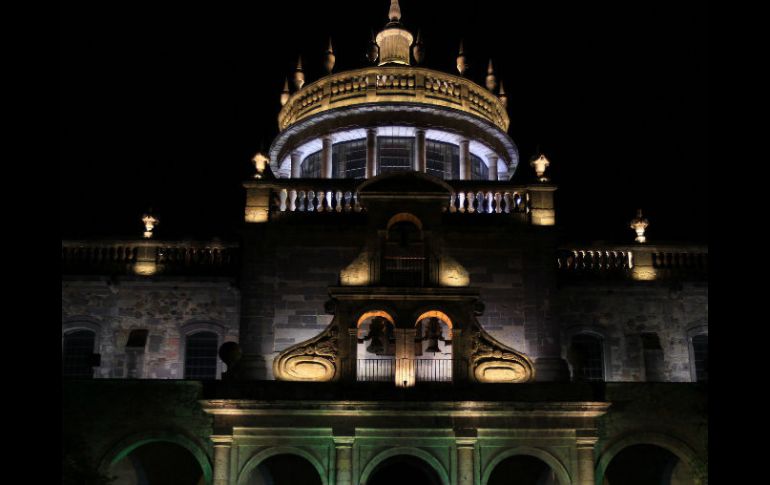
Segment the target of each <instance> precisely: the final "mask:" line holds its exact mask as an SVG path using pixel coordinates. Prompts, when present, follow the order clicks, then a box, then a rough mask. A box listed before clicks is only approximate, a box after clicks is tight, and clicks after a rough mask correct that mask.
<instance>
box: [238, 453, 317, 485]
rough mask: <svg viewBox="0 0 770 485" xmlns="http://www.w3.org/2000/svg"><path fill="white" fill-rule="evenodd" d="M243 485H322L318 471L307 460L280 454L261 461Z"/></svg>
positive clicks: (297, 456) (293, 455) (292, 455)
mask: <svg viewBox="0 0 770 485" xmlns="http://www.w3.org/2000/svg"><path fill="white" fill-rule="evenodd" d="M240 483H242V484H243V485H295V484H303V485H304V484H307V485H322V484H323V482H322V481H321V477H320V476H319V475H318V470H316V468H315V466H313V464H312V463H310V462H309V461H308V460H307V459H305V458H303V457H301V456H299V455H295V454H289V453H281V454H277V455H273V456H270V457H268V458H266V459H264V460H262V461H261V462H260V463H259V464H258V465H257V466H256V467H254V468H253V469H252V470H251V472H250V473H249V475H248V478H247V479H246V481H245V482H240Z"/></svg>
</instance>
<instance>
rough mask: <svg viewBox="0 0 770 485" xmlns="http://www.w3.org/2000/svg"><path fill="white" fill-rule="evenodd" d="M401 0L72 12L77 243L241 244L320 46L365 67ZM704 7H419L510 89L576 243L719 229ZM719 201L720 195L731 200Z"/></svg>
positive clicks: (479, 78)
mask: <svg viewBox="0 0 770 485" xmlns="http://www.w3.org/2000/svg"><path fill="white" fill-rule="evenodd" d="M388 4H389V2H387V1H386V0H377V1H371V0H370V1H362V0H359V1H347V0H345V1H335V2H321V1H316V2H288V1H283V2H275V3H273V4H270V5H269V6H268V5H266V4H265V3H263V2H256V1H253V2H237V4H232V2H207V3H190V2H148V1H133V2H103V3H101V4H84V3H79V4H76V3H73V4H70V5H68V6H66V7H63V9H62V21H61V43H60V46H61V137H62V138H61V157H60V159H61V166H60V170H61V213H60V214H61V224H62V225H61V229H62V237H64V238H80V237H114V236H130V237H138V236H140V235H141V231H142V226H141V222H140V217H141V215H142V213H143V212H145V211H147V210H148V208H150V207H152V209H153V211H154V212H155V213H156V214H158V215H159V217H160V219H161V224H160V226H159V227H158V230H157V234H158V236H159V237H161V238H176V237H196V238H208V237H213V236H218V237H221V238H225V239H237V237H238V230H239V226H240V224H241V221H242V217H243V201H244V190H243V189H242V187H241V183H242V181H243V180H245V179H247V178H249V177H250V176H251V175H252V174H253V168H252V165H251V162H250V159H251V157H252V156H253V155H254V153H255V152H256V151H257V150H259V149H260V147H263V148H264V149H267V147H269V145H270V142H271V141H272V139H273V137H274V136H275V135H276V133H277V114H278V110H279V108H280V104H279V94H280V91H281V88H282V85H283V80H284V78H285V77H286V76H289V77H290V76H291V73H292V70H293V67H294V65H295V63H296V60H297V56H298V55H300V54H301V55H302V57H303V64H304V66H305V73H306V79H307V82H312V81H313V80H315V79H317V78H318V77H320V76H321V75H322V74H323V68H322V65H323V52H324V50H325V49H326V43H327V40H328V37H329V36H330V35H331V37H332V40H333V43H334V50H335V54H336V55H337V64H336V67H335V72H339V71H342V70H346V69H353V68H358V67H364V66H365V65H367V63H366V61H365V59H364V54H365V52H366V47H367V43H368V40H369V37H370V31H371V30H372V29H373V30H374V31H375V32H376V31H378V30H380V29H381V28H382V27H383V26H384V24H385V23H386V21H387V10H388ZM705 8H706V7H705V4H703V2H695V1H692V0H686V1H677V2H671V1H658V0H656V1H651V2H650V1H648V2H575V1H569V2H555V1H538V2H523V1H516V2H491V1H482V0H476V1H468V2H463V3H460V2H429V1H417V0H403V1H401V9H402V13H403V17H402V21H403V22H404V24H405V25H406V27H407V28H409V29H410V30H411V31H412V32H413V33H415V34H416V31H417V29H418V28H419V29H420V30H421V31H422V35H423V39H424V43H425V48H426V59H425V62H424V65H425V66H426V67H431V68H436V69H439V70H443V71H446V72H456V71H455V68H454V65H455V57H456V55H457V47H458V43H459V40H460V38H463V39H464V44H465V53H466V56H467V57H468V61H469V63H470V68H469V70H468V72H467V73H466V75H467V76H468V77H469V78H471V79H472V80H474V81H476V82H477V83H479V84H481V85H483V84H484V75H485V69H486V64H487V61H488V59H489V58H490V57H491V58H492V59H493V61H494V64H495V68H496V72H497V75H498V79H502V81H503V82H504V84H505V88H506V92H507V93H508V96H509V114H510V117H511V126H510V129H509V134H510V135H511V137H512V138H513V140H514V141H515V142H516V144H517V145H518V147H519V152H520V159H521V164H520V166H519V170H532V168H530V167H529V166H528V161H529V159H530V158H531V157H532V156H533V155H534V154H535V152H536V150H537V148H538V147H539V148H540V149H541V150H542V151H543V152H544V153H545V154H546V156H548V157H549V158H550V160H551V162H552V165H551V168H550V169H549V171H550V175H551V177H552V179H553V181H554V182H555V183H556V184H558V185H559V190H558V192H557V204H558V205H557V222H558V224H559V225H560V226H561V227H562V229H563V230H564V239H565V240H569V241H581V242H590V241H596V240H608V241H617V242H627V243H630V242H632V241H633V231H631V229H629V228H628V221H629V220H630V219H631V218H632V217H633V216H634V214H635V211H636V209H637V208H643V209H644V211H645V216H646V217H648V218H649V219H650V222H651V225H650V227H649V228H648V232H647V234H648V237H649V239H650V241H651V242H662V241H675V240H679V241H694V242H706V241H707V240H708V207H709V203H708V191H707V177H708V176H707V169H708V157H707V112H706V96H707V50H706V47H707V45H706V37H707V12H706V10H705ZM718 202H719V201H718Z"/></svg>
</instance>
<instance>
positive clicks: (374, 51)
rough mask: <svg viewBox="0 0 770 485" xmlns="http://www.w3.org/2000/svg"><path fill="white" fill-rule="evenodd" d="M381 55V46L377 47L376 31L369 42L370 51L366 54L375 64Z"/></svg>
mask: <svg viewBox="0 0 770 485" xmlns="http://www.w3.org/2000/svg"><path fill="white" fill-rule="evenodd" d="M379 55H380V46H378V45H377V39H376V38H375V37H374V31H372V40H370V41H369V50H368V51H367V52H366V58H367V59H368V60H369V62H371V63H372V64H374V63H375V62H377V58H378V57H379Z"/></svg>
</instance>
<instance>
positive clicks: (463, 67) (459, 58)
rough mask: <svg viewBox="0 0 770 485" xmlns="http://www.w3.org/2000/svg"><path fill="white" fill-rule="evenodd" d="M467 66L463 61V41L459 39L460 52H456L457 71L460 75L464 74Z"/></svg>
mask: <svg viewBox="0 0 770 485" xmlns="http://www.w3.org/2000/svg"><path fill="white" fill-rule="evenodd" d="M467 68H468V65H467V64H466V63H465V52H464V49H463V41H462V40H461V41H460V52H459V54H457V72H459V73H460V75H461V76H462V75H464V74H465V70H466V69H467Z"/></svg>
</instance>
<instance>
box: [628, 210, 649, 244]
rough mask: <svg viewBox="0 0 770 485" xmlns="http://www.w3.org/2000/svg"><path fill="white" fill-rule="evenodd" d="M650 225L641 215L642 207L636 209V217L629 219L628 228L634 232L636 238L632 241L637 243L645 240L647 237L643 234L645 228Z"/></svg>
mask: <svg viewBox="0 0 770 485" xmlns="http://www.w3.org/2000/svg"><path fill="white" fill-rule="evenodd" d="M649 225H650V221H648V220H647V219H645V218H644V217H643V216H642V209H637V211H636V218H634V219H632V220H631V224H630V226H629V227H630V228H631V229H633V230H634V231H635V232H636V239H634V241H636V242H638V243H640V244H641V243H645V242H647V238H646V237H645V235H644V231H645V229H647V226H649Z"/></svg>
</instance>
